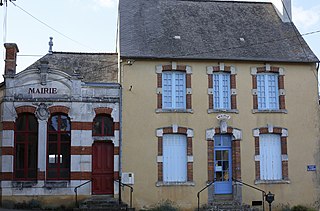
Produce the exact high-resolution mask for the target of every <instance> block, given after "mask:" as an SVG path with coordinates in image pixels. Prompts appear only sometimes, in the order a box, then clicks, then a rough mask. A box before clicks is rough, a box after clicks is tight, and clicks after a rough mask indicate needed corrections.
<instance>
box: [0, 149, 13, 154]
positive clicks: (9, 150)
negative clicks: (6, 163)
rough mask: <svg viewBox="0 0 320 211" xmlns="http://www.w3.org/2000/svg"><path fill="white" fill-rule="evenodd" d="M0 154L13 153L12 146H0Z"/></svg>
mask: <svg viewBox="0 0 320 211" xmlns="http://www.w3.org/2000/svg"><path fill="white" fill-rule="evenodd" d="M1 154H2V155H14V148H13V147H1Z"/></svg>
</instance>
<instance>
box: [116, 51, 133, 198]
mask: <svg viewBox="0 0 320 211" xmlns="http://www.w3.org/2000/svg"><path fill="white" fill-rule="evenodd" d="M118 61H119V65H118V67H119V74H118V77H119V78H118V81H119V84H120V87H119V89H120V103H119V106H120V109H119V119H120V120H119V121H120V134H119V147H120V150H119V204H121V203H122V197H121V182H122V181H121V176H122V162H121V160H122V92H123V86H122V84H123V71H124V66H125V65H128V66H131V65H132V64H133V63H134V60H128V61H127V62H126V63H123V61H122V60H121V59H120V56H119V59H118Z"/></svg>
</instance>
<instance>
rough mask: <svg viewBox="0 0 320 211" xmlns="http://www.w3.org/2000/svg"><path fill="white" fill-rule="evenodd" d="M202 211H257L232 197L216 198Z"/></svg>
mask: <svg viewBox="0 0 320 211" xmlns="http://www.w3.org/2000/svg"><path fill="white" fill-rule="evenodd" d="M201 210H202V211H256V210H257V209H255V208H252V207H251V206H249V205H246V204H241V203H239V202H237V201H235V200H233V199H232V196H229V195H222V196H216V197H215V199H214V200H213V201H211V202H210V203H209V204H208V205H206V206H204V207H202V208H201Z"/></svg>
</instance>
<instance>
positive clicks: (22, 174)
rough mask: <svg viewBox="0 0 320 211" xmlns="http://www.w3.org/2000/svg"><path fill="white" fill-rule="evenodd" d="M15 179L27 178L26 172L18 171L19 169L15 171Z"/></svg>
mask: <svg viewBox="0 0 320 211" xmlns="http://www.w3.org/2000/svg"><path fill="white" fill-rule="evenodd" d="M15 177H16V178H17V179H22V178H25V176H24V171H23V170H17V169H16V171H15Z"/></svg>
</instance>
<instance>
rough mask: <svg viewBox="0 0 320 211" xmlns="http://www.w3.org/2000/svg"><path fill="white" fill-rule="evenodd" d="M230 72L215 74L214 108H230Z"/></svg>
mask: <svg viewBox="0 0 320 211" xmlns="http://www.w3.org/2000/svg"><path fill="white" fill-rule="evenodd" d="M230 96H231V92H230V74H229V73H215V74H213V105H214V109H225V110H230V108H231V103H230V102H231V100H230Z"/></svg>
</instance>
